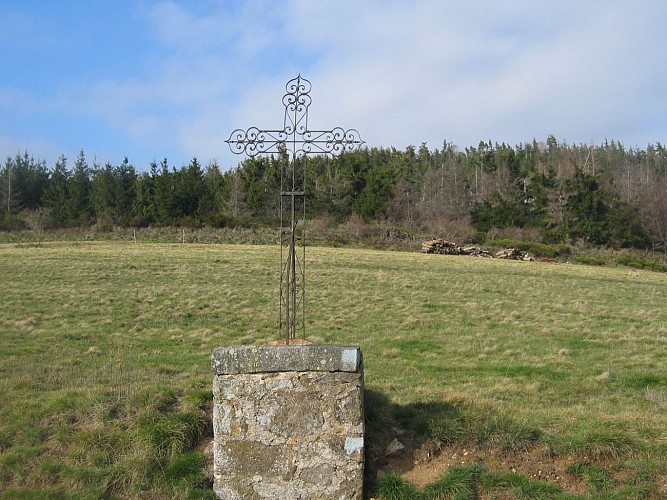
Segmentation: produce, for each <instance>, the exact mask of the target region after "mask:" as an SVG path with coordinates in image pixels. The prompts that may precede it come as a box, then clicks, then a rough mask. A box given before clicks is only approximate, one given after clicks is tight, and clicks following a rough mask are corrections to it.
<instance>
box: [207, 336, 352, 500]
mask: <svg viewBox="0 0 667 500" xmlns="http://www.w3.org/2000/svg"><path fill="white" fill-rule="evenodd" d="M211 365H212V369H213V373H214V379H213V431H214V442H213V453H214V465H213V473H214V490H215V494H216V495H217V497H218V498H224V499H269V498H270V499H279V498H289V499H293V500H296V499H303V500H306V499H308V500H309V499H315V498H317V499H361V498H362V491H363V472H364V412H363V395H364V377H363V363H362V356H361V350H360V349H359V348H358V347H341V346H327V345H278V346H236V347H225V348H220V349H216V350H215V351H213V355H212V359H211Z"/></svg>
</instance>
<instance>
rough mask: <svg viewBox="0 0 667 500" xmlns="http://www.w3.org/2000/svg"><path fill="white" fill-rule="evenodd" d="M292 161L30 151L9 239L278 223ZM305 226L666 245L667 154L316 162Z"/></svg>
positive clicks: (560, 150)
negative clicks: (140, 159) (23, 234)
mask: <svg viewBox="0 0 667 500" xmlns="http://www.w3.org/2000/svg"><path fill="white" fill-rule="evenodd" d="M286 168H287V158H286V157H284V156H283V155H274V156H269V157H262V158H248V159H246V160H244V161H242V162H241V163H239V164H238V165H237V166H236V167H235V168H231V169H229V170H226V171H223V170H222V169H221V168H220V166H219V165H218V164H217V163H216V162H215V161H212V162H209V163H208V164H207V165H205V166H204V165H202V164H201V163H200V162H199V160H198V159H197V158H193V159H192V160H191V161H190V163H189V164H187V165H183V166H181V167H180V168H176V167H173V166H170V165H169V163H168V161H167V160H166V159H165V160H163V161H162V162H160V163H159V164H158V163H156V162H152V163H151V164H150V165H149V167H148V169H147V170H144V171H138V170H137V169H136V168H135V167H134V166H133V165H132V164H131V163H130V161H129V160H128V159H127V158H125V159H124V160H123V161H122V162H121V163H120V164H118V165H112V164H110V163H106V164H104V165H99V164H96V163H93V165H90V164H89V163H88V161H87V159H86V156H85V154H84V152H83V151H81V152H80V153H79V155H78V156H77V158H76V159H75V161H74V162H73V164H71V165H70V164H69V163H68V159H67V158H65V157H64V156H61V157H60V158H59V159H58V160H57V161H56V163H55V165H53V167H52V168H48V167H47V165H46V163H45V162H44V161H38V160H35V159H34V158H33V157H32V156H30V155H29V154H28V153H27V152H26V153H24V154H17V155H16V156H15V157H13V158H11V157H10V158H7V159H6V161H5V162H4V164H3V165H2V170H1V171H0V202H1V203H2V208H1V209H0V230H5V231H7V230H20V229H26V228H33V227H35V226H42V227H46V228H62V227H88V226H95V227H96V228H97V229H100V230H106V229H111V228H113V227H114V226H126V227H145V226H149V225H154V226H186V227H190V226H199V225H209V226H213V227H224V226H245V227H248V226H257V225H265V226H275V225H276V224H277V223H278V217H279V209H278V207H279V203H280V202H279V194H278V193H279V191H280V179H281V172H284V170H285V169H286ZM306 194H307V204H306V205H307V207H306V208H307V216H308V217H309V218H321V219H323V220H328V221H331V222H332V223H340V222H343V221H346V220H349V219H351V218H354V219H355V220H359V221H365V222H367V223H373V222H378V221H384V222H390V223H391V224H392V225H394V226H397V227H402V228H404V229H406V230H408V231H421V232H430V233H432V234H433V235H434V236H436V235H443V233H445V232H447V231H448V230H449V229H448V228H452V227H456V228H463V229H461V230H460V231H459V236H460V237H461V238H464V237H465V238H469V239H475V238H478V239H479V238H483V237H484V236H485V235H489V234H504V233H511V232H512V231H514V232H517V231H518V232H520V233H521V234H522V235H524V237H527V238H529V239H532V240H537V241H541V242H545V243H567V244H572V243H576V242H583V243H585V244H591V245H603V246H609V247H615V248H618V247H635V248H642V249H653V250H662V251H665V250H666V248H667V151H666V150H665V147H664V146H663V145H662V144H660V143H657V144H655V145H653V144H650V145H648V146H647V147H646V148H645V149H641V148H625V147H624V146H623V145H622V144H621V143H619V142H617V141H611V142H609V141H605V142H604V143H603V144H599V145H585V144H580V145H570V144H567V143H565V142H558V141H557V140H556V139H555V138H554V137H553V136H549V137H548V138H547V140H546V142H538V141H536V140H534V141H533V142H530V143H525V144H523V143H522V144H519V145H516V146H510V145H507V144H504V143H503V144H498V143H492V142H491V141H487V142H484V141H481V142H480V143H479V145H478V146H477V147H472V146H471V147H466V148H464V149H463V150H461V149H459V148H458V147H457V146H455V145H454V144H452V143H449V142H447V141H444V142H443V145H442V147H441V148H439V149H438V148H436V149H429V148H428V147H427V145H426V144H424V143H423V144H421V145H420V146H419V147H413V146H409V147H407V148H405V150H399V149H396V148H393V147H390V148H367V149H362V150H359V151H356V152H353V153H346V154H343V155H341V156H339V157H336V158H329V157H323V156H316V157H312V158H308V161H307V166H306Z"/></svg>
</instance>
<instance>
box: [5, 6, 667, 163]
mask: <svg viewBox="0 0 667 500" xmlns="http://www.w3.org/2000/svg"><path fill="white" fill-rule="evenodd" d="M0 18H1V19H2V20H3V27H2V29H1V30H0V158H2V159H4V158H6V157H7V156H14V155H15V154H16V153H17V152H23V151H24V150H27V151H28V152H29V153H30V154H32V155H33V156H34V157H35V158H36V159H44V160H46V162H47V164H48V166H49V167H51V166H52V165H53V163H54V162H55V161H56V159H57V157H58V156H59V155H60V154H65V155H66V156H67V157H68V158H69V159H70V165H71V163H73V160H74V159H75V157H76V155H77V154H78V152H79V150H81V149H83V150H84V151H85V153H86V156H87V158H88V160H89V161H90V162H91V163H92V161H93V160H96V161H97V162H98V163H104V162H107V161H108V162H111V163H112V164H118V163H120V162H121V161H122V159H123V157H125V156H127V157H128V158H129V160H130V162H131V163H132V164H134V165H135V167H137V168H138V169H146V168H147V167H148V165H149V163H150V162H151V161H152V160H156V161H158V162H159V161H160V160H162V159H163V158H165V157H166V158H167V159H168V161H169V164H170V165H172V166H175V167H180V166H182V165H183V164H187V163H188V162H189V161H190V159H191V158H192V157H193V156H197V158H199V160H200V161H201V162H202V163H204V164H205V163H207V162H208V161H210V160H214V159H215V160H217V161H218V162H219V164H220V165H221V167H223V168H224V169H227V168H230V167H233V166H235V165H236V164H238V162H239V161H241V160H242V158H241V157H238V156H235V155H233V154H231V153H230V151H229V148H228V147H227V145H226V144H225V143H224V140H225V139H227V138H228V137H229V134H230V133H231V131H232V130H234V129H236V128H243V129H245V128H247V127H249V126H252V125H255V126H259V127H260V128H282V120H283V113H284V108H283V107H282V102H281V98H282V95H283V93H284V90H285V83H286V82H287V81H288V80H289V79H291V78H293V77H295V76H296V75H297V74H299V73H300V74H301V75H302V76H304V77H305V78H307V79H309V80H310V81H311V83H312V91H311V97H312V99H313V103H312V105H311V107H310V115H309V125H310V128H311V129H328V128H333V127H335V126H341V127H343V128H356V129H357V130H358V131H359V132H360V134H361V136H362V138H363V139H364V140H366V142H367V143H368V145H369V146H378V147H389V146H395V147H397V148H404V147H406V146H407V145H410V144H412V145H415V146H418V145H419V144H421V143H422V142H426V143H427V144H428V146H429V147H431V148H436V147H437V148H440V147H441V146H442V143H443V140H444V139H447V140H448V141H450V142H453V143H455V144H457V145H458V146H459V147H460V148H461V149H463V148H465V147H466V146H470V145H477V144H478V143H479V141H480V140H484V141H486V140H492V141H493V142H496V141H497V142H507V143H510V144H512V145H515V144H518V143H520V142H528V141H532V140H533V138H536V139H537V140H541V141H543V140H546V138H547V136H548V135H549V134H553V135H554V136H555V137H556V138H557V139H558V140H565V141H567V142H568V143H577V144H579V143H596V144H597V143H600V142H603V141H604V140H605V139H616V140H619V141H621V142H623V143H624V144H625V145H626V147H634V146H638V147H642V148H643V147H646V145H647V144H649V143H656V142H661V143H663V144H665V143H667V90H665V89H666V86H665V83H666V82H667V57H666V56H665V49H664V48H665V47H667V30H665V26H667V2H665V1H664V0H655V1H654V0H633V1H630V0H627V1H619V0H606V1H598V0H587V1H581V0H559V1H546V0H525V1H522V0H506V1H499V0H476V1H475V0H469V1H465V2H461V1H454V0H452V1H450V0H410V1H408V0H405V1H398V0H367V1H364V0H354V1H351V0H284V1H268V0H264V1H263V0H248V1H240V0H239V1H234V0H197V1H194V0H193V1H185V0H173V1H155V0H137V1H122V0H118V1H111V0H103V1H99V0H80V1H78V0H71V1H63V2H58V1H44V0H16V1H15V0H0Z"/></svg>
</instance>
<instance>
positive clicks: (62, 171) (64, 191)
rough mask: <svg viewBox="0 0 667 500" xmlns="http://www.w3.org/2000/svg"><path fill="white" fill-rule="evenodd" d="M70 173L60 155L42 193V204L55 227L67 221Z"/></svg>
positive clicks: (63, 224)
mask: <svg viewBox="0 0 667 500" xmlns="http://www.w3.org/2000/svg"><path fill="white" fill-rule="evenodd" d="M69 181H70V173H69V171H68V170H67V158H65V156H64V155H60V158H58V161H57V162H56V164H55V166H54V168H53V171H52V172H51V176H50V178H49V185H48V187H47V188H46V192H45V193H44V206H45V207H46V208H47V209H48V210H49V212H50V214H51V219H52V221H53V224H54V225H55V226H56V227H64V226H65V225H66V224H67V222H68V220H69V219H68V215H69V213H68V202H69Z"/></svg>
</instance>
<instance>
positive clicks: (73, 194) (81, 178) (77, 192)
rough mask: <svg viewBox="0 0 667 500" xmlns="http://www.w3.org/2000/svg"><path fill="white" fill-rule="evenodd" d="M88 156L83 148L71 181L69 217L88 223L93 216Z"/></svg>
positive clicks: (73, 220) (79, 222) (84, 223)
mask: <svg viewBox="0 0 667 500" xmlns="http://www.w3.org/2000/svg"><path fill="white" fill-rule="evenodd" d="M90 174H91V172H90V168H89V167H88V163H87V162H86V156H85V154H84V152H83V150H81V151H80V152H79V156H78V157H77V159H76V162H75V163H74V169H73V170H72V175H71V177H70V182H69V207H68V208H69V209H68V219H69V220H70V221H71V222H72V223H75V224H81V225H87V224H89V223H90V219H91V217H92V213H93V210H92V206H91V200H90V192H91V179H90Z"/></svg>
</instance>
